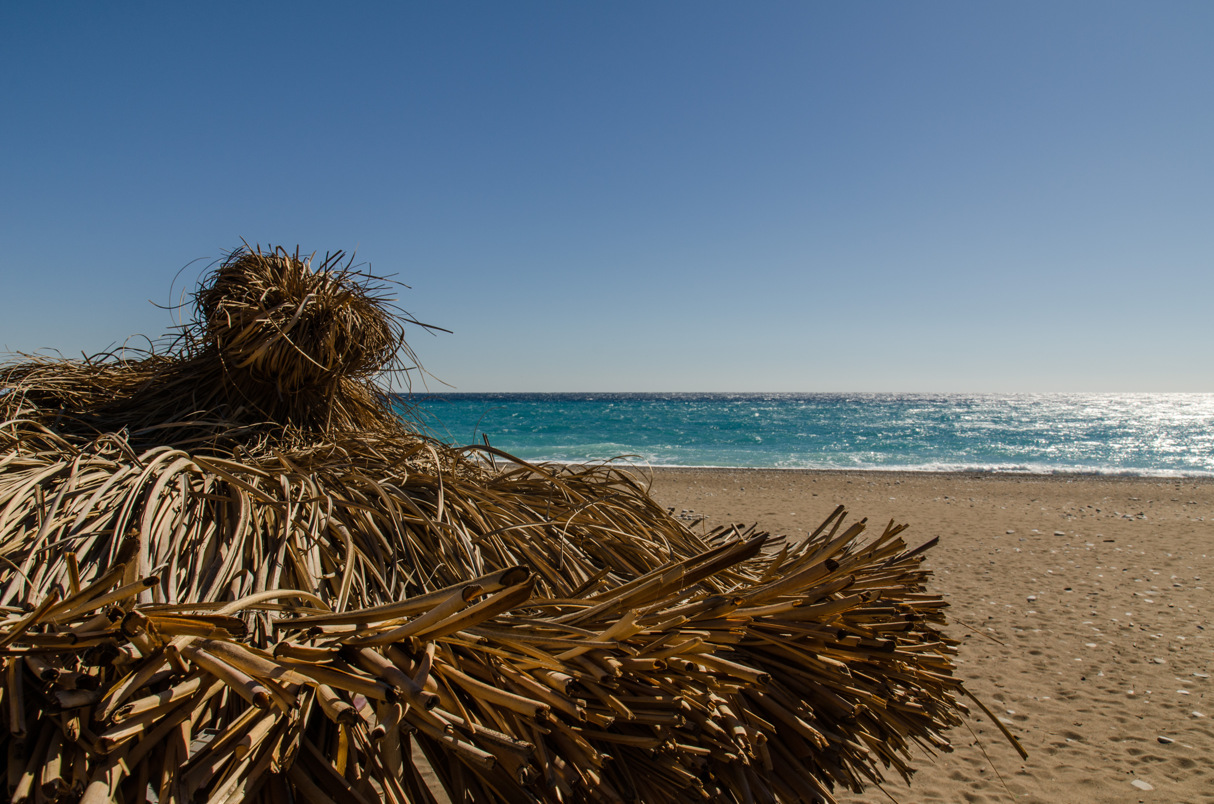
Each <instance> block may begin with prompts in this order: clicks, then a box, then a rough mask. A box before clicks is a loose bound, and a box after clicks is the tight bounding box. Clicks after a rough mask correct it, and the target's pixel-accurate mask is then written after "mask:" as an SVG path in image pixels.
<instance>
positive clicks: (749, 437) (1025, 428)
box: [399, 393, 1214, 477]
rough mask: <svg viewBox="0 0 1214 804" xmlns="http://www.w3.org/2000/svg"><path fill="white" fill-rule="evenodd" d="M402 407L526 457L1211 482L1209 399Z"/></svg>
mask: <svg viewBox="0 0 1214 804" xmlns="http://www.w3.org/2000/svg"><path fill="white" fill-rule="evenodd" d="M399 404H400V409H401V412H402V415H404V416H405V417H407V418H408V419H410V420H412V421H413V422H414V423H415V424H416V425H417V426H419V427H421V428H422V429H423V430H424V431H426V432H428V433H429V434H431V435H433V436H435V437H437V438H439V439H441V440H443V441H445V442H448V443H451V444H456V445H465V444H481V443H484V442H486V441H487V442H488V443H489V444H490V445H492V446H493V447H496V448H498V449H501V450H504V451H506V452H508V453H511V454H513V455H516V456H518V457H519V458H523V459H525V460H528V461H556V462H568V463H584V462H597V461H606V460H613V459H614V460H619V461H622V462H625V463H631V464H640V465H648V466H686V467H759V468H781V469H784V468H787V469H849V470H886V471H925V472H956V471H973V472H997V473H1025V474H1059V473H1077V474H1096V475H1142V476H1158V477H1211V476H1214V394H1179V393H1178V394H1091V393H1083V394H1080V393H1071V394H898V393H871V394H834V393H770V394H764V393H544V394H536V393H443V394H419V395H412V396H407V397H406V396H402V397H399Z"/></svg>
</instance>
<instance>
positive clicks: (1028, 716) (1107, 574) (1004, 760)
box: [650, 469, 1214, 804]
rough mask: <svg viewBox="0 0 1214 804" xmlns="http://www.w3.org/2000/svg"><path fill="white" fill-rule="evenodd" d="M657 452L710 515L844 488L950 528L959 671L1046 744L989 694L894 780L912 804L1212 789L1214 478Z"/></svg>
mask: <svg viewBox="0 0 1214 804" xmlns="http://www.w3.org/2000/svg"><path fill="white" fill-rule="evenodd" d="M650 471H651V476H652V482H653V486H652V492H653V494H654V496H655V498H656V499H658V500H659V501H660V502H661V503H662V504H663V505H666V506H668V507H670V508H673V509H674V513H675V514H676V515H679V516H683V517H684V518H686V519H688V521H689V522H693V521H695V520H697V519H699V518H701V517H703V518H704V522H703V523H702V524H698V525H696V526H695V527H697V528H700V527H704V528H708V529H711V528H712V527H713V526H715V525H719V524H726V523H729V522H740V523H747V524H750V523H758V524H760V525H761V526H762V528H763V529H764V530H769V531H771V532H773V533H776V534H787V535H790V536H797V535H804V534H805V532H806V531H807V530H812V529H813V528H814V527H815V526H816V525H817V524H818V523H819V522H820V521H821V520H822V519H823V518H824V517H826V516H827V515H828V514H829V513H830V512H831V511H832V510H833V509H834V507H835V506H836V505H839V504H844V505H846V506H847V508H848V510H849V511H850V513H851V516H852V517H853V518H861V517H867V518H868V521H869V523H870V527H873V528H876V527H880V526H883V525H884V524H885V523H886V522H888V521H889V520H890V519H893V520H896V521H897V522H905V523H909V524H910V526H911V527H910V529H909V530H908V531H907V532H906V534H904V535H905V537H906V538H907V541H908V543H909V544H910V545H911V546H916V545H918V544H920V543H922V542H924V541H927V540H928V539H930V538H932V537H935V536H939V537H940V543H939V544H938V545H937V546H936V547H935V548H934V549H932V550H931V551H930V552H929V554H928V564H929V566H930V567H931V568H932V569H933V571H934V572H935V587H934V588H935V589H936V590H937V591H939V592H940V593H941V594H942V595H943V596H944V597H945V599H946V600H948V601H949V602H950V603H951V604H952V605H953V606H954V608H953V609H952V611H951V615H950V620H951V621H952V625H951V626H950V631H949V632H950V634H951V635H952V636H954V637H955V638H956V639H958V640H960V641H961V642H962V645H961V648H960V653H959V656H958V659H957V661H958V669H959V672H960V673H961V675H962V676H963V677H964V678H965V679H967V684H968V686H969V688H970V689H971V690H972V691H973V692H974V693H975V694H976V695H978V696H979V697H981V698H982V699H983V700H984V701H985V702H986V703H987V704H988V706H990V707H991V709H992V710H993V711H995V712H996V713H997V714H999V715H1000V716H1001V717H1002V718H1004V720H1005V722H1006V723H1007V725H1008V726H1009V727H1010V728H1011V729H1012V730H1013V732H1014V733H1015V734H1016V735H1017V737H1018V738H1019V739H1020V741H1021V742H1022V743H1023V745H1024V747H1025V748H1026V749H1027V750H1028V752H1029V758H1028V760H1027V761H1022V760H1021V759H1020V757H1019V756H1018V755H1017V754H1016V752H1015V751H1014V750H1013V749H1012V748H1011V747H1010V746H1009V745H1007V744H1006V743H1005V742H1003V740H1002V739H1001V737H1000V736H999V735H998V733H997V732H996V730H995V728H994V727H993V726H992V725H991V724H990V723H989V722H986V721H985V720H984V719H983V718H982V716H981V715H980V714H977V713H976V715H975V717H974V718H973V719H972V721H971V723H970V727H971V728H972V733H971V732H970V731H966V730H964V729H958V730H955V731H953V732H952V733H951V738H952V741H953V744H954V747H955V750H954V751H953V753H951V754H945V755H941V756H938V757H936V758H935V759H934V760H933V759H931V758H929V757H927V756H924V755H920V757H919V759H918V762H917V765H918V766H919V768H920V770H919V772H918V773H917V774H916V776H915V777H914V779H913V781H912V784H911V785H910V786H909V787H908V786H907V785H905V784H903V783H902V782H901V780H899V779H891V780H890V782H889V784H887V785H886V786H885V787H886V790H887V791H888V792H889V794H890V795H892V796H893V797H894V798H895V799H897V800H898V801H900V802H902V804H912V803H917V802H1005V801H1017V802H1041V804H1050V803H1054V804H1057V803H1058V802H1084V804H1088V802H1154V801H1158V802H1214V763H1212V762H1211V760H1210V757H1211V756H1212V755H1214V701H1211V700H1210V697H1211V696H1214V682H1211V680H1210V675H1211V674H1214V669H1212V665H1214V662H1212V658H1214V651H1212V648H1214V642H1212V640H1211V637H1212V636H1214V628H1212V626H1211V622H1212V620H1214V617H1212V615H1211V612H1212V611H1214V604H1211V595H1210V590H1209V588H1208V587H1209V586H1210V585H1211V583H1212V582H1214V561H1212V560H1211V555H1212V554H1214V481H1210V480H1204V479H1201V480H1194V479H1162V478H1100V477H1076V476H1046V477H1043V476H1015V475H977V474H975V475H968V474H930V473H877V472H812V471H799V470H787V471H783V470H712V469H706V470H701V469H658V470H650ZM839 799H840V801H842V802H849V804H859V802H866V803H867V802H880V801H889V798H888V797H886V796H885V795H884V794H883V793H882V792H881V791H880V790H878V789H876V788H872V789H870V790H869V791H867V792H866V793H865V794H864V795H861V796H854V795H851V794H848V793H846V792H840V795H839Z"/></svg>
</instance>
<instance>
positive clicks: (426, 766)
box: [0, 247, 1015, 802]
mask: <svg viewBox="0 0 1214 804" xmlns="http://www.w3.org/2000/svg"><path fill="white" fill-rule="evenodd" d="M342 260H343V258H342V257H341V256H340V255H336V256H331V257H328V258H326V259H325V260H324V261H322V262H320V263H319V264H318V266H316V267H313V264H312V263H313V260H311V259H305V258H301V257H300V256H299V253H298V252H295V253H290V252H287V251H284V250H282V249H273V250H268V251H265V252H263V251H261V250H260V249H251V248H248V247H245V248H242V249H239V250H237V251H236V252H234V253H233V254H231V255H230V256H229V257H228V258H227V259H226V260H224V261H223V263H222V264H221V265H220V266H219V267H218V268H217V269H216V270H215V271H214V272H212V273H211V274H210V275H209V276H208V277H207V278H206V279H205V280H204V282H203V284H202V286H201V287H200V288H199V290H198V292H197V293H196V294H195V307H196V315H195V318H194V320H193V322H192V323H190V324H188V325H187V326H185V327H183V328H182V329H181V331H179V332H178V333H176V335H175V336H174V337H173V338H171V339H170V340H169V341H168V342H167V346H165V347H164V348H163V349H161V350H160V351H155V350H153V351H151V352H148V353H143V354H138V355H134V356H131V355H126V354H124V355H109V356H102V357H98V358H93V359H88V360H83V361H69V360H63V359H47V358H29V357H22V358H20V359H17V360H14V361H10V362H9V363H8V364H6V365H4V366H3V367H2V368H0V376H2V380H0V382H2V384H3V388H4V391H3V394H2V395H0V419H2V420H3V422H4V423H3V425H0V557H2V558H3V561H0V564H2V565H3V568H2V569H0V607H2V608H0V618H2V619H0V661H2V662H3V672H2V673H0V720H2V721H3V722H2V723H0V740H2V741H3V743H4V747H5V751H6V754H7V757H8V762H7V780H8V785H9V790H10V792H11V797H12V800H14V801H23V800H35V799H37V798H39V797H41V798H45V799H48V800H56V799H61V798H62V799H70V800H84V801H90V802H92V801H98V802H99V801H111V800H121V801H142V800H149V801H160V802H168V801H180V802H186V801H201V800H207V801H224V802H237V801H244V800H253V801H297V800H298V801H317V802H323V801H387V802H398V801H399V802H431V801H437V800H441V799H443V798H449V799H450V800H453V801H476V802H493V801H519V802H526V801H536V800H543V801H617V800H622V801H645V802H661V801H671V802H675V801H698V800H722V801H788V802H793V801H830V800H832V797H831V792H832V791H833V790H834V789H836V788H838V787H842V788H846V789H852V790H859V789H861V788H862V787H863V786H864V785H866V784H869V783H872V782H876V781H879V780H880V779H881V778H882V773H884V772H887V771H889V770H891V769H892V770H893V771H894V772H896V773H898V774H901V775H903V776H909V774H910V773H911V772H912V768H911V764H910V763H911V760H912V757H913V753H912V751H913V746H916V745H917V746H919V747H921V748H926V749H927V750H928V751H937V750H949V746H948V742H947V739H946V737H945V732H946V731H947V730H948V729H949V728H951V727H952V726H955V725H958V724H959V723H961V718H962V717H963V716H964V715H965V713H966V711H967V710H966V708H965V706H964V705H963V702H962V699H963V698H964V697H966V696H967V695H968V693H967V692H966V691H965V688H964V686H963V684H962V681H961V680H960V679H958V678H957V677H956V675H955V673H954V667H953V664H952V659H951V657H952V656H953V653H954V649H955V643H954V642H953V641H952V640H950V639H949V638H948V637H946V636H945V635H944V634H942V633H941V631H940V626H941V625H943V624H944V622H945V617H944V609H945V606H946V604H945V603H944V602H943V601H942V600H941V599H940V598H939V597H938V596H937V595H934V594H932V593H931V592H930V591H929V590H928V589H927V581H928V572H927V571H926V570H925V569H924V568H923V566H922V560H923V551H924V549H926V548H927V547H929V546H930V543H929V544H928V545H924V546H922V547H920V548H916V549H909V548H908V547H907V545H906V544H905V543H904V541H903V540H902V537H901V535H900V534H901V531H902V528H901V527H899V526H894V525H892V524H891V525H890V526H888V527H886V528H884V529H882V530H881V531H880V532H879V533H877V534H875V535H873V536H872V537H866V536H865V535H864V531H865V526H864V525H865V523H864V522H863V521H860V522H857V523H854V524H850V525H849V524H848V523H847V522H846V514H845V512H844V511H843V510H842V509H841V508H840V509H839V510H836V511H835V512H834V513H833V514H832V515H831V516H830V517H829V518H828V519H827V520H826V521H825V522H823V523H821V525H820V526H819V527H817V528H816V530H814V531H813V532H812V533H810V534H809V535H808V536H806V537H804V538H798V539H785V538H775V537H772V536H770V535H769V534H767V533H765V532H762V531H760V530H758V529H756V528H753V527H752V528H744V527H742V526H730V527H724V528H718V529H717V530H715V531H713V532H711V533H708V534H696V533H694V532H693V531H692V530H690V529H689V528H688V527H687V526H686V525H685V524H684V523H682V522H680V521H679V520H677V519H676V518H674V517H672V516H671V515H670V514H669V513H668V512H667V511H665V510H664V509H663V508H661V507H660V506H659V505H658V504H657V503H655V502H654V501H653V500H652V499H651V498H650V496H649V494H648V493H647V490H646V488H645V486H644V484H643V482H642V481H641V480H640V479H638V477H636V476H635V475H633V474H630V473H628V472H626V471H623V470H621V469H620V468H618V467H615V466H613V465H610V464H606V465H596V466H587V467H557V466H548V465H532V464H528V463H526V462H523V461H520V460H517V459H515V458H513V457H511V456H509V455H507V454H505V453H502V452H500V451H497V450H494V449H492V448H490V447H488V446H473V447H466V448H453V447H450V446H447V445H444V444H442V443H440V442H438V441H436V440H434V439H432V438H429V437H428V436H426V435H425V434H424V433H422V432H420V431H419V429H418V428H415V427H411V426H409V425H408V424H407V420H406V417H404V416H403V415H402V412H401V411H400V410H397V409H395V408H394V407H393V405H394V400H393V397H391V396H389V395H388V394H387V393H386V392H385V391H384V390H382V388H381V387H380V386H379V385H377V384H376V378H377V376H378V375H379V374H380V372H383V371H385V370H389V371H391V370H398V371H399V370H408V369H410V368H411V367H413V366H415V364H416V361H415V360H414V359H413V356H412V353H411V352H410V351H409V350H408V347H407V345H406V344H405V341H404V329H403V325H402V321H403V322H405V323H412V324H416V323H417V322H415V321H412V319H408V318H407V317H406V316H404V314H403V313H401V312H400V311H399V310H396V309H395V308H394V307H392V306H391V304H390V302H389V300H388V299H387V297H386V295H385V291H386V285H385V284H384V283H382V282H381V281H379V280H376V279H375V278H374V277H371V276H368V275H366V274H363V273H360V272H358V271H356V270H354V269H353V268H352V265H351V264H350V263H349V262H345V263H343V261H342ZM971 700H972V699H971ZM975 703H977V702H976V701H975ZM978 706H980V707H981V704H980V703H978ZM996 723H997V721H996ZM997 725H998V723H997ZM1007 736H1008V738H1009V739H1012V741H1013V744H1015V741H1014V738H1012V737H1011V735H1010V734H1008V735H1007Z"/></svg>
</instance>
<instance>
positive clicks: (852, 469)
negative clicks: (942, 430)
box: [499, 458, 1214, 483]
mask: <svg viewBox="0 0 1214 804" xmlns="http://www.w3.org/2000/svg"><path fill="white" fill-rule="evenodd" d="M518 460H520V461H522V462H524V463H529V464H531V465H533V466H616V467H619V468H621V469H625V470H629V471H639V472H642V473H644V472H648V471H650V470H653V471H659V472H790V473H801V474H849V473H851V474H857V475H870V474H889V475H912V476H919V475H941V476H946V477H952V476H956V475H973V476H975V477H1008V478H1052V477H1058V478H1081V479H1093V480H1106V479H1107V480H1115V479H1118V478H1126V479H1129V480H1162V481H1171V480H1180V481H1189V480H1192V481H1196V482H1203V481H1204V482H1209V483H1214V473H1169V474H1146V473H1143V472H1138V471H1128V470H1127V471H1113V470H1107V471H1106V470H1081V469H1056V470H1051V471H1048V472H1035V471H1030V470H1027V469H1025V470H1019V469H985V468H970V467H967V468H961V469H937V468H923V469H918V468H911V467H893V468H890V467H879V466H875V467H871V468H870V467H857V466H849V467H817V466H712V465H704V466H692V465H685V464H655V463H629V462H626V461H622V460H617V459H614V458H605V459H603V460H594V461H561V460H545V459H535V460H531V459H524V458H518ZM499 462H500V463H505V460H504V459H499Z"/></svg>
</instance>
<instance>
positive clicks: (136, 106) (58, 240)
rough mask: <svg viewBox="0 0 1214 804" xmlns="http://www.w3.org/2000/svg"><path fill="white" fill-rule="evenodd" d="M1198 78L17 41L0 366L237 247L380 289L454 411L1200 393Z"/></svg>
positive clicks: (1182, 17)
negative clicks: (604, 399)
mask: <svg viewBox="0 0 1214 804" xmlns="http://www.w3.org/2000/svg"><path fill="white" fill-rule="evenodd" d="M1211 41H1214V4H1211V3H1209V2H1204V1H1203V2H1188V3H1186V2H1165V3H1147V2H1140V3H1121V2H1109V1H1108V0H1101V1H1100V2H1066V3H1056V2H1016V3H1012V2H1000V3H970V2H922V3H893V2H889V3H881V2H866V3H834V2H830V3H827V2H821V3H814V2H796V3H793V2H765V3H745V4H744V3H740V2H739V3H724V2H618V3H599V4H592V3H558V2H543V3H530V2H511V3H497V2H492V3H489V2H485V3H473V2H452V3H420V2H419V3H357V4H338V3H309V2H295V3H277V4H276V3H250V4H245V3H239V4H238V3H223V2H215V3H206V4H197V3H196V4H183V3H84V2H78V3H73V2H63V3H54V4H50V3H5V4H2V5H0V110H2V112H0V113H2V115H3V125H0V244H2V248H0V275H2V276H3V280H4V281H3V286H2V288H0V348H3V349H5V350H10V351H27V352H28V351H34V350H39V349H48V348H49V349H59V350H61V351H63V352H64V353H65V354H78V353H79V352H80V351H81V350H84V351H88V352H94V351H98V350H102V349H105V348H107V347H110V346H113V345H117V344H120V343H122V341H123V340H124V339H125V338H126V337H127V336H129V335H132V334H136V333H139V334H150V335H156V334H160V333H162V332H163V331H164V330H165V329H166V328H168V327H169V326H171V325H172V323H173V319H172V317H171V315H170V314H169V313H168V312H166V311H164V310H163V309H159V308H158V307H156V306H154V305H153V304H151V303H149V300H150V301H151V302H156V303H158V304H161V305H163V304H167V303H169V302H170V301H172V300H173V299H174V298H175V295H174V294H180V292H181V291H182V290H183V288H184V289H186V290H189V289H191V288H192V287H193V285H194V283H195V282H196V281H197V279H198V277H199V276H200V274H201V272H202V271H203V269H204V268H205V267H206V266H207V265H208V264H209V263H211V262H212V261H213V260H215V259H216V258H218V257H220V256H222V254H224V253H225V252H226V251H227V250H229V249H231V248H233V247H235V246H237V245H239V244H240V242H241V239H242V238H243V239H245V240H248V241H249V242H250V243H261V244H267V243H273V244H286V245H290V246H292V247H294V246H295V245H297V244H298V245H300V246H301V247H302V248H303V249H304V250H305V251H319V252H321V253H323V252H325V251H327V250H337V249H345V250H347V251H349V250H354V249H356V250H357V254H358V256H359V258H360V260H365V261H367V262H369V263H370V268H371V269H372V270H373V271H375V272H378V273H382V274H395V275H396V277H397V278H398V279H400V280H401V281H403V282H405V283H407V284H408V285H409V286H410V288H411V289H410V290H407V291H403V292H402V296H401V299H400V303H401V306H403V307H404V308H405V309H407V310H408V311H409V312H410V313H412V314H414V315H415V316H417V317H418V318H420V319H421V320H424V321H427V322H431V323H434V324H437V325H440V326H443V327H446V328H448V329H451V330H453V331H454V333H453V334H451V335H440V336H437V337H435V336H432V335H430V334H427V333H424V332H422V331H420V330H419V331H416V332H415V333H414V334H413V337H412V338H411V343H412V345H413V347H414V348H415V350H416V351H417V352H418V353H419V354H420V356H421V358H422V361H423V363H424V364H425V366H426V368H427V369H428V370H429V371H430V372H431V373H432V374H434V375H435V376H436V377H438V378H440V379H441V380H443V381H445V382H447V383H449V384H450V385H452V386H454V387H455V388H456V389H457V390H462V391H490V390H534V391H550V390H571V391H574V390H576V391H595V390H601V391H664V390H671V391H676V390H699V391H712V390H733V391H746V390H751V391H759V390H766V391H781V390H790V391H1203V392H1211V391H1214V370H1212V369H1211V363H1210V354H1211V351H1212V349H1214V324H1212V322H1211V311H1212V309H1214V303H1212V300H1214V147H1212V146H1211V143H1214V48H1211V47H1210V42H1211ZM183 267H184V270H182V269H183ZM178 271H181V273H180V275H178ZM175 277H176V283H175V284H174V280H175ZM429 385H430V387H431V389H441V388H443V386H442V385H440V384H438V383H437V382H436V381H434V380H431V381H430V382H429Z"/></svg>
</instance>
